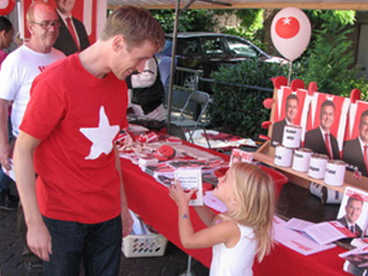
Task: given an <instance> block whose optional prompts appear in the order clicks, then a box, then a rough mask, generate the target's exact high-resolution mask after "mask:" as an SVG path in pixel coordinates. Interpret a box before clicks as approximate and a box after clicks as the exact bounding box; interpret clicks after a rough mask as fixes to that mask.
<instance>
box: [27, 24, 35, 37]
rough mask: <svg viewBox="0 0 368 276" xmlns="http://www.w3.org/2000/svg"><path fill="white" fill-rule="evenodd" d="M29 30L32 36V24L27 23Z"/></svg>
mask: <svg viewBox="0 0 368 276" xmlns="http://www.w3.org/2000/svg"><path fill="white" fill-rule="evenodd" d="M27 29H28V31H29V33H30V34H32V35H33V34H34V32H33V30H32V23H30V22H27Z"/></svg>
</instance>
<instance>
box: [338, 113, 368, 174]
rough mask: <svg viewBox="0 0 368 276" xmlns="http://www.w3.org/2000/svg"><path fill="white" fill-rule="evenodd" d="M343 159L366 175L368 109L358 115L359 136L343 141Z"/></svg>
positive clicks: (367, 171) (367, 170)
mask: <svg viewBox="0 0 368 276" xmlns="http://www.w3.org/2000/svg"><path fill="white" fill-rule="evenodd" d="M342 153H343V157H342V158H343V160H344V161H345V162H346V163H348V164H351V165H354V166H356V167H358V170H359V171H360V172H361V173H362V175H364V176H368V110H365V111H364V112H363V113H362V115H361V116H360V121H359V136H358V137H357V138H355V139H353V140H348V141H345V143H344V147H343V149H342Z"/></svg>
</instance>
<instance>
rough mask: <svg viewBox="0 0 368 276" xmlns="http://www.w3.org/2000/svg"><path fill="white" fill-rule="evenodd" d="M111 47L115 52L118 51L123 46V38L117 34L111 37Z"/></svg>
mask: <svg viewBox="0 0 368 276" xmlns="http://www.w3.org/2000/svg"><path fill="white" fill-rule="evenodd" d="M112 47H113V49H114V51H115V52H119V51H120V50H122V49H124V47H125V40H124V38H123V37H122V36H121V35H117V36H115V37H114V38H113V41H112Z"/></svg>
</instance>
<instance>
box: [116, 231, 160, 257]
mask: <svg viewBox="0 0 368 276" xmlns="http://www.w3.org/2000/svg"><path fill="white" fill-rule="evenodd" d="M166 245H167V239H166V238H165V237H164V236H162V235H160V234H150V235H128V236H126V237H125V238H124V239H123V242H122V245H121V250H122V251H123V253H124V256H125V257H126V258H139V257H161V256H163V255H164V254H165V250H166Z"/></svg>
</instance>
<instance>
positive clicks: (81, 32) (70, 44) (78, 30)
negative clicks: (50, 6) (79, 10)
mask: <svg viewBox="0 0 368 276" xmlns="http://www.w3.org/2000/svg"><path fill="white" fill-rule="evenodd" d="M75 1H76V0H55V2H56V5H57V9H56V12H57V14H58V16H59V21H60V23H61V25H60V28H59V37H58V38H57V40H56V42H55V44H54V48H56V49H58V50H60V51H62V52H63V53H64V54H65V55H66V56H69V55H71V54H74V53H76V52H80V51H83V50H84V49H86V48H87V47H88V46H89V40H88V35H87V31H86V28H85V27H84V25H83V23H82V22H81V21H79V20H78V19H76V18H75V17H73V16H72V10H73V8H74V4H75Z"/></svg>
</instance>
